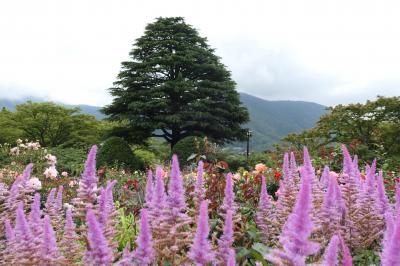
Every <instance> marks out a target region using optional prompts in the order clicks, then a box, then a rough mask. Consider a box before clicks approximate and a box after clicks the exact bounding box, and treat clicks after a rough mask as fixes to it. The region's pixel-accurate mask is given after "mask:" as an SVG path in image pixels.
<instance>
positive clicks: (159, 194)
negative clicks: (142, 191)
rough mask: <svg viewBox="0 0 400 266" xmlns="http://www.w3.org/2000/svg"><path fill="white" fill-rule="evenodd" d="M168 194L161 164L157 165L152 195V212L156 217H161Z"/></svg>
mask: <svg viewBox="0 0 400 266" xmlns="http://www.w3.org/2000/svg"><path fill="white" fill-rule="evenodd" d="M165 199H166V195H165V190H164V181H163V170H162V168H161V166H157V169H156V184H155V190H154V193H153V197H152V207H153V209H152V210H151V214H152V216H154V217H159V216H160V215H161V213H162V210H163V209H164V208H165V207H166V200H165Z"/></svg>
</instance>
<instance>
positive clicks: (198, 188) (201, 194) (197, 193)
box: [194, 161, 205, 209]
mask: <svg viewBox="0 0 400 266" xmlns="http://www.w3.org/2000/svg"><path fill="white" fill-rule="evenodd" d="M203 172H204V164H203V161H199V164H198V166H197V178H196V185H195V187H194V200H195V202H196V206H197V209H199V208H200V204H201V202H202V201H203V200H204V199H205V189H204V179H203Z"/></svg>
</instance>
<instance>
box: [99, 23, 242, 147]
mask: <svg viewBox="0 0 400 266" xmlns="http://www.w3.org/2000/svg"><path fill="white" fill-rule="evenodd" d="M130 57H131V60H130V61H127V62H123V63H122V70H121V72H120V73H119V75H118V80H117V81H116V82H115V83H114V87H113V88H111V89H110V92H111V94H112V96H114V100H113V102H112V104H111V105H109V106H106V107H105V108H104V109H103V111H104V113H105V114H107V115H110V119H112V120H124V121H128V122H129V124H128V125H127V126H121V127H120V128H118V132H116V134H118V135H119V136H122V135H123V136H124V137H125V138H126V139H129V140H130V141H132V142H135V143H139V144H141V143H143V142H145V140H146V139H147V138H149V137H151V136H157V137H163V138H164V139H165V140H166V141H167V142H168V143H170V144H171V146H174V145H175V144H176V143H177V142H178V141H179V140H181V139H183V138H184V137H187V136H190V135H200V136H208V137H210V139H212V140H213V141H215V142H218V143H225V142H230V141H233V140H237V139H243V138H244V136H245V130H244V129H242V128H241V127H240V125H241V124H242V123H245V122H247V121H248V119H249V118H248V116H249V115H248V112H247V109H246V108H245V107H243V106H242V105H241V103H240V100H239V95H238V93H237V92H236V91H235V82H234V81H232V79H231V74H230V72H229V71H228V70H227V69H226V68H225V66H224V65H223V64H222V63H221V62H220V58H219V57H218V56H216V55H214V49H212V48H210V47H209V45H208V44H207V40H206V38H203V37H200V36H199V34H198V32H197V30H196V29H194V28H193V27H192V26H191V25H188V24H186V23H185V21H184V19H183V18H181V17H169V18H158V19H157V20H156V21H155V22H154V23H150V24H148V25H147V26H146V30H145V33H144V35H143V36H142V37H140V38H139V39H137V40H136V43H135V44H134V49H133V50H132V51H131V52H130Z"/></svg>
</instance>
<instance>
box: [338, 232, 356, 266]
mask: <svg viewBox="0 0 400 266" xmlns="http://www.w3.org/2000/svg"><path fill="white" fill-rule="evenodd" d="M339 238H340V246H341V248H342V266H353V258H352V257H351V254H350V250H349V248H348V247H347V245H346V243H345V242H344V239H343V238H342V237H341V236H340V235H339Z"/></svg>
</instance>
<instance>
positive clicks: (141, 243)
mask: <svg viewBox="0 0 400 266" xmlns="http://www.w3.org/2000/svg"><path fill="white" fill-rule="evenodd" d="M136 244H137V248H136V250H135V251H134V253H133V256H134V258H135V259H136V262H137V263H138V264H139V266H146V265H150V264H151V263H152V261H153V260H154V256H155V252H154V249H153V240H152V236H151V230H150V224H149V221H148V217H147V209H142V210H141V211H140V231H139V236H138V238H137V240H136Z"/></svg>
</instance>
